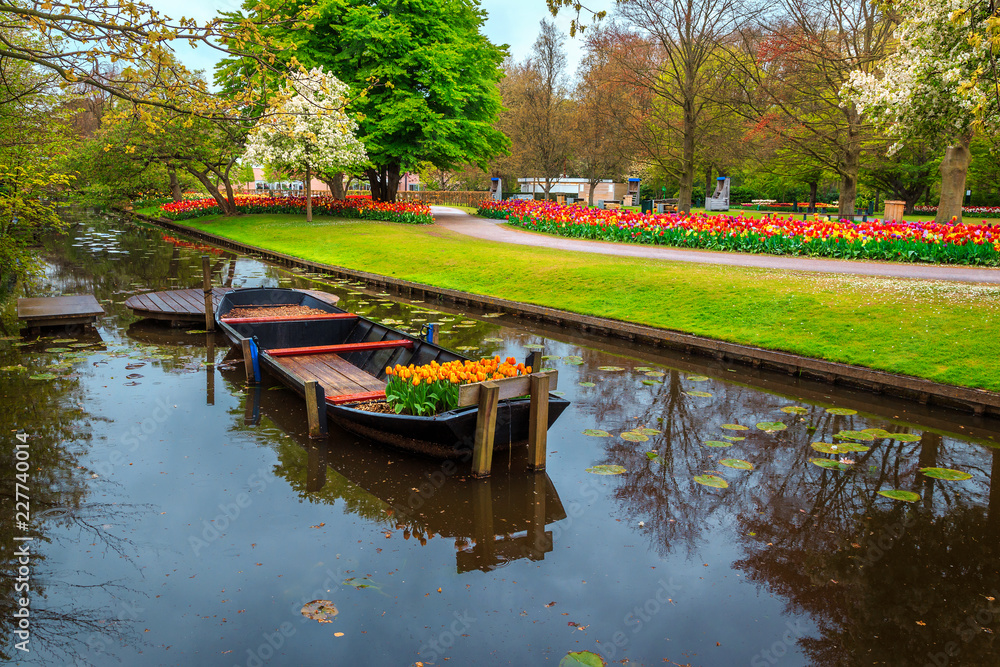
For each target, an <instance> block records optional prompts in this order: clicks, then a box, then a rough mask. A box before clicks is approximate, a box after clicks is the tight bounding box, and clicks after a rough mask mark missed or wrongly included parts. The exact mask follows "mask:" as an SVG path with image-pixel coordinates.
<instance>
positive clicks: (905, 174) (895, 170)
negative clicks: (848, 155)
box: [861, 143, 939, 214]
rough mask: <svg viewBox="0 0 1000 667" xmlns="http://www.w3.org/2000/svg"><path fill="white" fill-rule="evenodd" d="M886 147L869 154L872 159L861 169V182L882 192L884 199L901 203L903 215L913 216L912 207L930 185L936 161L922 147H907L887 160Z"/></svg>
mask: <svg viewBox="0 0 1000 667" xmlns="http://www.w3.org/2000/svg"><path fill="white" fill-rule="evenodd" d="M886 148H887V146H885V145H883V146H882V147H880V148H879V149H878V150H877V151H873V153H874V154H873V156H872V159H871V160H869V161H868V162H867V163H866V164H864V165H863V169H862V171H861V182H862V183H864V184H866V185H868V186H869V187H872V188H876V189H879V190H884V191H885V192H886V193H887V195H886V199H888V198H889V195H891V196H892V197H893V198H894V199H897V200H901V201H903V202H904V208H903V212H904V213H906V214H912V213H913V207H914V206H915V205H916V203H917V202H918V201H920V198H921V197H923V196H924V194H925V193H926V192H927V191H928V190H929V189H930V188H931V187H932V186H933V185H934V172H935V171H937V169H938V166H939V160H938V159H935V154H934V152H933V151H931V150H930V149H929V148H928V146H927V145H926V144H917V143H914V144H909V145H907V146H904V147H902V148H901V149H900V150H898V151H896V152H895V153H893V154H892V155H890V156H887V155H886V154H885V153H886V150H885V149H886Z"/></svg>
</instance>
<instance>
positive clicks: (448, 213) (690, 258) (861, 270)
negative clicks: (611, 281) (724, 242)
mask: <svg viewBox="0 0 1000 667" xmlns="http://www.w3.org/2000/svg"><path fill="white" fill-rule="evenodd" d="M431 211H432V212H433V213H434V217H435V218H436V219H437V223H438V224H439V225H441V226H442V227H444V228H445V229H450V230H452V231H455V232H458V233H459V234H465V235H466V236H472V237H475V238H478V239H484V240H487V241H500V242H502V243H512V244H515V245H528V246H536V247H539V248H552V249H555V250H575V251H578V252H592V253H597V254H600V255H617V256H619V257H641V258H647V259H664V260H669V261H674V262H695V263H699V264H717V265H722V266H742V267H754V268H761V269H780V270H786V271H815V272H819V273H843V274H851V275H861V276H884V277H890V278H920V279H923V280H952V281H958V282H968V283H992V284H997V285H1000V269H993V268H973V267H967V266H942V265H938V264H894V263H891V262H861V261H854V260H843V259H814V258H810V257H782V256H778V255H750V254H744V253H732V252H717V251H711V250H687V249H684V248H669V247H665V246H652V245H639V244H634V245H633V244H630V243H610V242H607V241H585V240H580V239H569V238H565V237H562V236H550V235H548V234H540V233H534V232H523V231H519V230H516V229H513V228H511V227H507V226H506V225H504V224H502V223H501V222H500V221H498V220H487V219H485V218H477V217H474V216H471V215H469V214H468V213H465V212H464V211H461V210H459V209H457V208H450V207H448V206H431Z"/></svg>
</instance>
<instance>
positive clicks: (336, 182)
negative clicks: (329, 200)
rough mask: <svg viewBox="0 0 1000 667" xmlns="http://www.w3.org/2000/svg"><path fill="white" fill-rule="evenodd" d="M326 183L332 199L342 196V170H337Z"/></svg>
mask: <svg viewBox="0 0 1000 667" xmlns="http://www.w3.org/2000/svg"><path fill="white" fill-rule="evenodd" d="M327 185H329V186H330V196H331V197H333V198H334V199H343V198H344V172H342V171H338V172H337V173H335V174H334V175H333V178H332V179H331V180H330V182H329V183H327Z"/></svg>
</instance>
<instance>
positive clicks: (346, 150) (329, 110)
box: [243, 69, 368, 222]
mask: <svg viewBox="0 0 1000 667" xmlns="http://www.w3.org/2000/svg"><path fill="white" fill-rule="evenodd" d="M347 95H348V87H347V85H346V84H345V83H343V82H342V81H340V79H338V78H337V77H335V76H334V75H332V74H328V73H326V72H324V71H323V70H321V69H313V70H311V71H309V72H308V73H305V74H299V75H296V76H293V77H291V78H290V79H289V84H288V86H286V88H285V90H284V91H283V92H282V93H279V94H278V96H277V97H276V99H275V100H274V101H273V102H272V103H271V104H270V105H269V106H268V109H267V111H266V113H265V114H264V116H263V117H261V119H260V120H259V121H258V122H257V124H256V125H255V126H254V128H253V130H251V132H250V137H249V139H248V141H247V149H246V152H245V153H244V155H243V160H244V162H247V163H250V164H266V165H270V166H271V167H274V168H277V169H281V170H286V171H291V172H294V173H298V174H305V184H306V220H307V221H310V222H311V221H312V188H311V187H310V183H311V181H312V174H313V173H314V172H316V171H325V172H336V171H356V170H358V169H361V168H363V166H364V165H365V163H366V162H367V160H368V156H367V154H366V153H365V147H364V145H363V144H362V143H361V141H359V140H358V139H357V137H356V136H355V133H356V132H357V131H358V125H357V123H356V122H354V120H353V119H352V118H351V117H350V116H348V115H347V113H346V112H345V111H344V108H345V107H346V106H347V101H348V100H347Z"/></svg>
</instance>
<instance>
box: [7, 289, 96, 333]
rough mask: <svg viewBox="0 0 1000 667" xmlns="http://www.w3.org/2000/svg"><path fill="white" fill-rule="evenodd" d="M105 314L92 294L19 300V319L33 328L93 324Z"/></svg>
mask: <svg viewBox="0 0 1000 667" xmlns="http://www.w3.org/2000/svg"><path fill="white" fill-rule="evenodd" d="M103 314H104V309H103V308H101V304H99V303H98V302H97V299H95V298H94V296H93V295H92V294H79V295H76V296H48V297H37V298H30V299H18V300H17V319H19V320H21V321H22V322H24V323H25V324H27V325H28V326H30V327H32V328H33V329H38V328H41V327H58V326H66V325H71V324H93V323H94V322H96V321H97V318H98V317H99V316H101V315H103Z"/></svg>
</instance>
